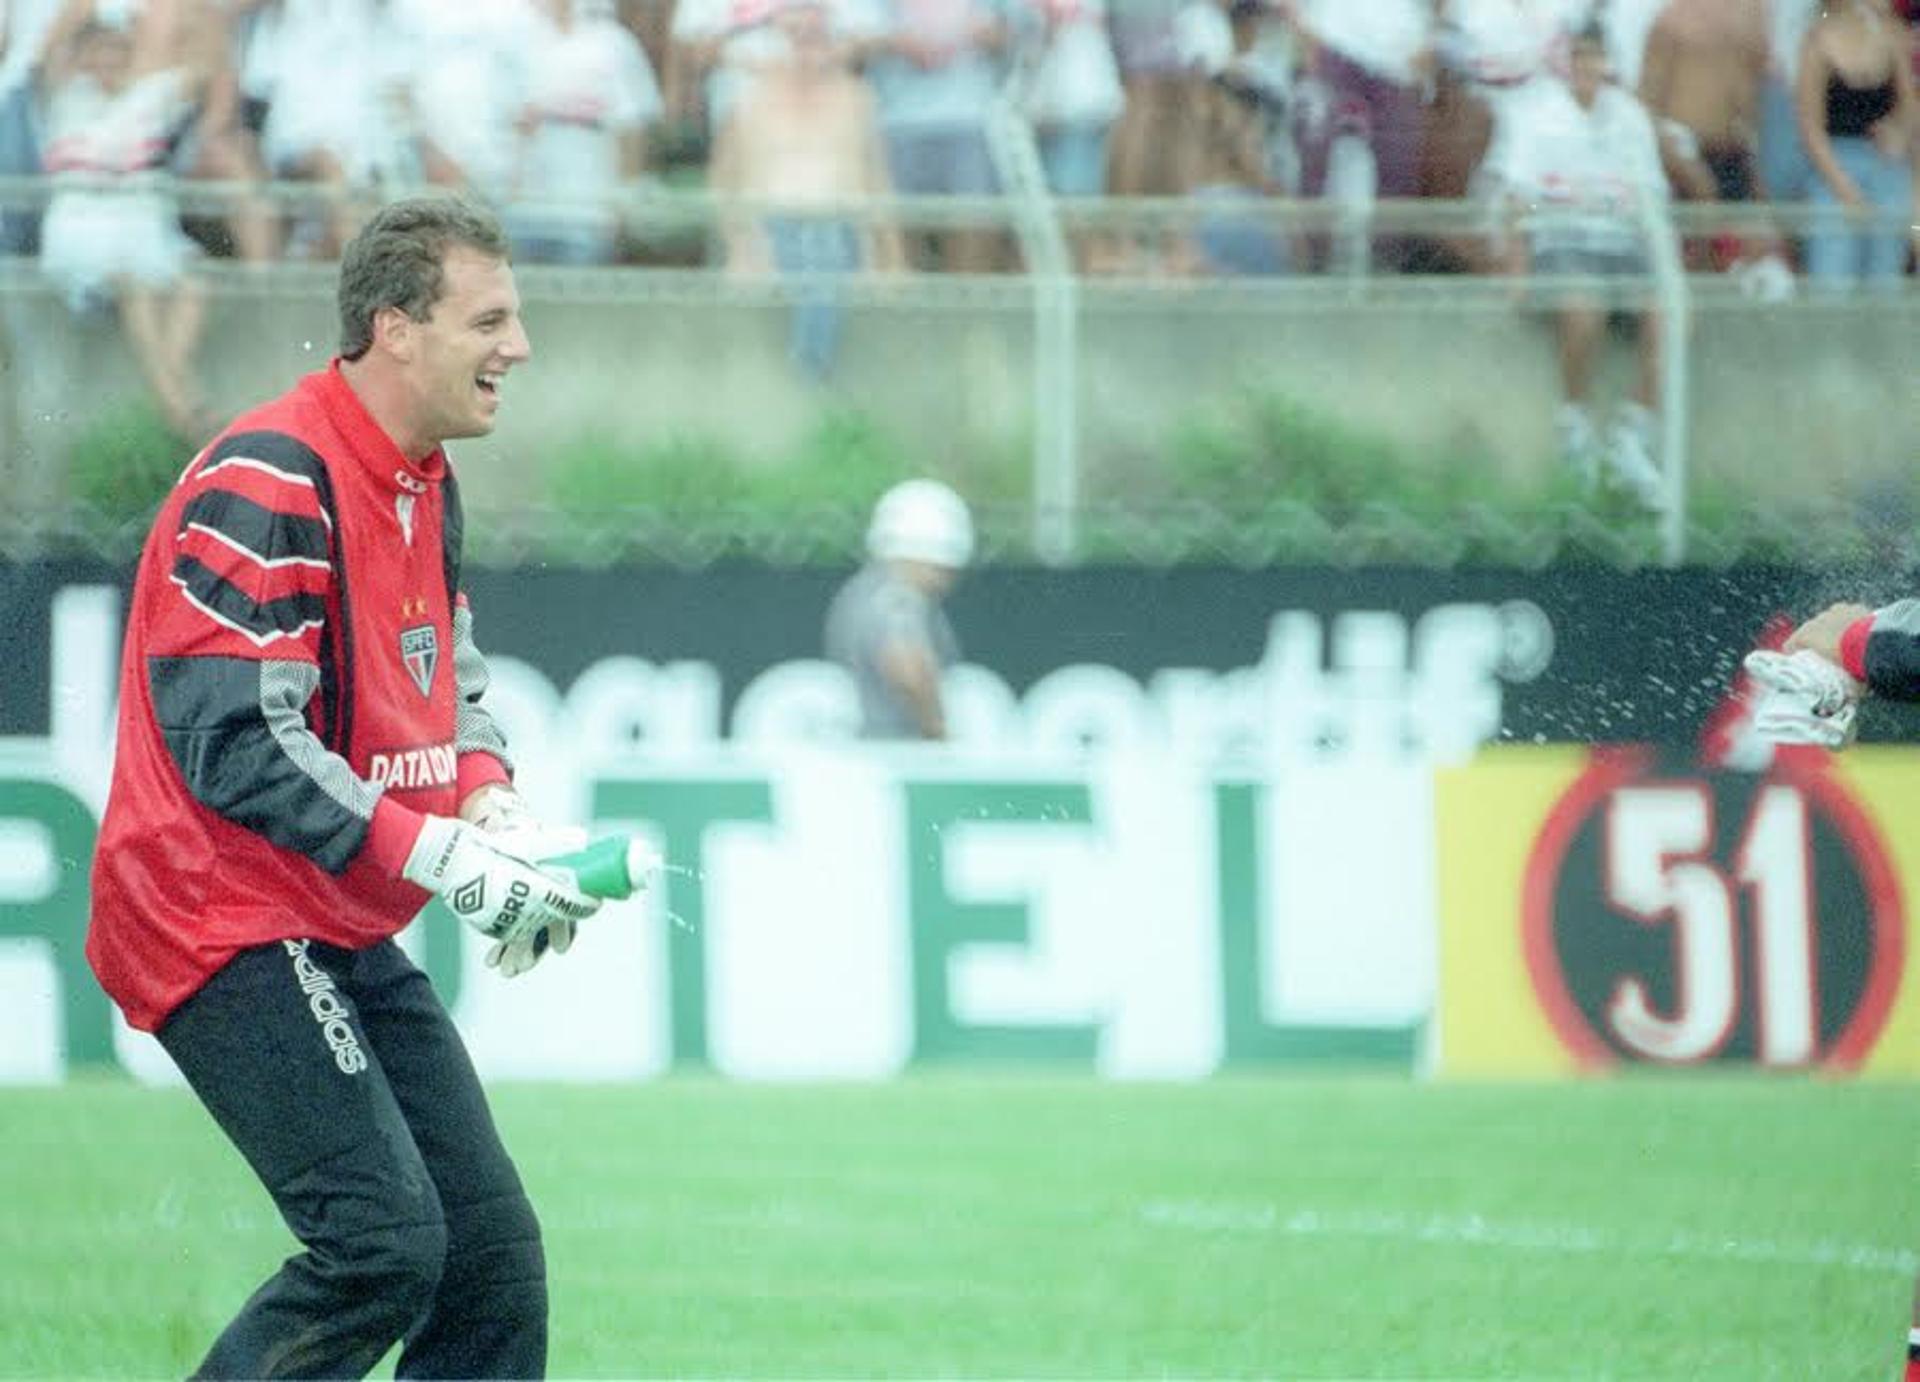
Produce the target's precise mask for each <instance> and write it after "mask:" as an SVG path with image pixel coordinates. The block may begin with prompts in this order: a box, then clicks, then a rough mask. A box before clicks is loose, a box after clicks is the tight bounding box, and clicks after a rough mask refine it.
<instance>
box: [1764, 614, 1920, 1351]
mask: <svg viewBox="0 0 1920 1382" xmlns="http://www.w3.org/2000/svg"><path fill="white" fill-rule="evenodd" d="M1747 670H1748V671H1749V672H1750V673H1751V674H1752V676H1753V679H1754V681H1755V682H1756V683H1757V684H1758V686H1759V690H1760V701H1759V704H1758V706H1757V708H1756V712H1755V717H1754V726H1755V728H1756V729H1757V730H1758V731H1759V732H1760V733H1761V734H1762V735H1763V736H1765V737H1767V738H1770V739H1774V740H1777V741H1779V742H1781V743H1798V744H1819V745H1823V746H1824V747H1827V748H1841V747H1843V746H1845V745H1846V744H1847V743H1849V742H1850V741H1851V740H1852V737H1853V721H1854V715H1855V712H1856V709H1857V707H1858V705H1859V702H1860V699H1861V697H1863V696H1864V695H1867V694H1869V693H1871V694H1873V695H1876V696H1885V697H1887V698H1888V699H1890V700H1902V701H1920V599H1910V600H1899V601H1896V602H1895V603H1893V604H1891V605H1887V606H1885V607H1884V608H1881V609H1878V610H1875V609H1869V608H1868V607H1867V606H1866V605H1855V604H1838V605H1829V606H1828V607H1827V608H1826V609H1824V610H1822V611H1821V612H1820V613H1819V614H1816V615H1815V616H1814V617H1813V618H1811V619H1809V620H1808V621H1807V622H1806V623H1804V624H1802V625H1801V626H1800V627H1799V628H1797V629H1795V630H1794V631H1793V633H1792V634H1790V635H1789V636H1788V638H1787V641H1786V644H1785V645H1784V647H1783V648H1782V650H1781V651H1780V652H1779V653H1767V652H1757V653H1749V654H1748V655H1747ZM1906 1382H1920V1281H1916V1282H1915V1284H1914V1294H1913V1316H1912V1322H1911V1325H1910V1327H1909V1329H1908V1331H1907V1370H1906Z"/></svg>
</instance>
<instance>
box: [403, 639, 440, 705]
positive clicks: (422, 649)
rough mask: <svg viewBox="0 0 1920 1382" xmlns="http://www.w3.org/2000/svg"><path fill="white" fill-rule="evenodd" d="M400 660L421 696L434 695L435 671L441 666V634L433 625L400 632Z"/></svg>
mask: <svg viewBox="0 0 1920 1382" xmlns="http://www.w3.org/2000/svg"><path fill="white" fill-rule="evenodd" d="M400 660H401V661H402V662H404V663H405V664H406V665H407V675H409V676H411V677H412V678H413V684H414V685H415V686H417V687H419V688H420V694H421V695H423V696H430V695H432V694H433V669H434V668H436V667H438V666H439V665H440V634H439V631H438V630H436V629H435V628H434V627H433V625H431V624H415V625H414V626H413V627H412V628H410V629H402V630H400Z"/></svg>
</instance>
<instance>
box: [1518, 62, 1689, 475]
mask: <svg viewBox="0 0 1920 1382" xmlns="http://www.w3.org/2000/svg"><path fill="white" fill-rule="evenodd" d="M1606 69H1607V51H1606V46H1605V37H1604V34H1603V33H1602V31H1601V30H1600V28H1599V26H1598V25H1589V26H1588V27H1587V28H1585V29H1583V30H1582V31H1581V32H1580V33H1579V34H1578V35H1576V36H1575V38H1574V41H1573V46H1572V53H1571V76H1570V77H1569V79H1568V80H1566V81H1553V82H1540V83H1536V84H1535V86H1534V88H1533V89H1532V91H1531V94H1530V95H1529V97H1528V99H1527V102H1526V104H1525V105H1524V107H1517V108H1516V109H1515V110H1514V111H1513V112H1512V115H1513V118H1512V119H1510V120H1507V121H1503V123H1502V125H1501V129H1500V132H1499V135H1498V136H1497V138H1496V141H1495V145H1494V149H1493V151H1492V152H1491V153H1490V154H1489V155H1488V157H1487V168H1488V172H1489V174H1490V175H1491V176H1492V178H1494V179H1495V180H1496V182H1497V185H1498V187H1499V188H1500V194H1501V196H1502V197H1503V199H1504V201H1505V205H1506V208H1507V216H1508V220H1509V222H1510V225H1511V227H1512V229H1513V230H1517V231H1519V232H1521V233H1517V234H1516V233H1510V234H1509V235H1508V237H1507V241H1506V244H1507V249H1508V253H1509V254H1510V256H1511V259H1510V267H1511V269H1512V270H1513V272H1514V273H1516V274H1526V273H1529V272H1531V273H1533V274H1536V275H1559V276H1573V277H1579V278H1584V279H1588V280H1598V279H1608V278H1618V279H1625V280H1636V279H1644V278H1645V277H1646V276H1647V275H1648V273H1649V271H1650V262H1651V260H1650V255H1649V252H1648V248H1647V243H1646V237H1645V234H1644V232H1643V229H1642V218H1643V215H1644V213H1645V211H1646V210H1647V208H1648V207H1649V206H1650V205H1653V206H1657V207H1659V208H1664V207H1665V204H1666V200H1667V182H1666V176H1665V174H1664V172H1663V171H1662V168H1661V161H1660V148H1659V144H1658V141H1657V139H1656V137H1655V135H1654V130H1653V121H1652V120H1651V118H1650V117H1649V116H1648V115H1647V112H1646V109H1645V108H1644V107H1643V106H1642V105H1641V104H1640V103H1639V101H1637V100H1635V99H1634V98H1633V97H1632V96H1631V95H1629V94H1628V93H1627V92H1625V91H1622V90H1621V89H1620V88H1619V87H1617V86H1612V85H1609V84H1608V83H1607V81H1606V78H1605V73H1606ZM1621 286H1623V287H1624V286H1628V285H1624V284H1623V285H1621ZM1615 296H1616V295H1614V294H1609V293H1604V292H1600V291H1596V290H1594V289H1593V288H1590V287H1584V286H1583V287H1579V288H1574V289H1569V290H1567V291H1565V292H1562V293H1559V294H1558V295H1557V296H1556V300H1555V305H1554V321H1555V326H1556V329H1557V334H1558V340H1559V356H1560V376H1561V387H1562V390H1563V401H1562V403H1561V406H1560V410H1559V414H1558V418H1557V423H1558V430H1559V434H1560V442H1561V448H1562V452H1563V455H1564V456H1565V459H1566V460H1567V462H1568V463H1569V464H1570V465H1571V466H1573V467H1574V468H1575V470H1576V472H1577V473H1578V474H1579V475H1580V477H1581V478H1582V480H1583V481H1586V482H1587V483H1589V484H1591V483H1593V482H1596V481H1597V480H1598V479H1599V476H1600V471H1601V464H1602V461H1603V460H1604V462H1605V464H1606V466H1607V468H1608V470H1609V471H1610V472H1611V475H1612V477H1613V479H1614V480H1615V481H1616V482H1617V483H1618V484H1619V485H1620V486H1622V487H1623V488H1625V489H1626V490H1627V491H1628V492H1629V493H1630V494H1631V495H1632V496H1633V497H1634V498H1635V499H1637V500H1638V501H1639V502H1640V503H1641V504H1643V505H1644V506H1645V507H1647V508H1650V509H1656V508H1658V507H1660V506H1661V504H1662V502H1663V495H1664V488H1663V483H1662V480H1661V477H1660V474H1659V471H1658V470H1657V468H1656V466H1655V464H1654V455H1655V452H1656V449H1657V448H1656V443H1657V430H1658V429H1657V416H1656V412H1655V410H1656V409H1657V407H1658V405H1659V396H1660V394H1659V388H1660V355H1659V343H1660V335H1659V330H1658V325H1659V323H1658V318H1657V315H1656V314H1655V313H1654V311H1653V310H1652V308H1651V307H1646V306H1642V307H1640V308H1639V309H1638V311H1637V316H1638V319H1639V366H1640V368H1639V379H1638V386H1637V388H1636V389H1635V391H1634V395H1633V398H1632V400H1631V401H1628V402H1625V403H1623V404H1622V405H1621V406H1620V408H1619V409H1618V411H1617V413H1616V415H1615V418H1614V420H1613V422H1612V425H1611V426H1610V427H1609V428H1608V429H1607V431H1606V434H1605V438H1604V442H1603V439H1602V436H1601V433H1600V431H1599V429H1598V428H1597V427H1596V424H1595V417H1594V400H1593V391H1594V383H1595V376H1596V373H1597V367H1598V363H1599V356H1600V349H1601V346H1602V345H1603V344H1604V342H1605V339H1606V326H1607V318H1608V315H1609V308H1610V307H1611V306H1616V305H1618V302H1617V301H1612V302H1610V301H1609V299H1610V298H1613V297H1615Z"/></svg>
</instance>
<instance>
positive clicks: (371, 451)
mask: <svg viewBox="0 0 1920 1382" xmlns="http://www.w3.org/2000/svg"><path fill="white" fill-rule="evenodd" d="M313 379H314V382H315V386H316V388H317V390H318V392H319V394H320V401H321V403H322V404H323V405H324V406H325V407H326V410H327V416H328V417H330V418H332V419H333V425H334V426H336V427H338V428H339V429H340V433H341V435H342V436H344V437H345V438H346V439H347V444H348V445H349V446H350V447H351V448H352V449H353V455H354V459H356V460H358V461H359V462H360V463H361V464H362V465H364V466H365V467H366V468H367V470H368V471H369V472H371V473H372V475H373V477H374V478H375V479H376V480H378V481H379V482H380V483H381V484H382V485H384V486H385V487H386V488H388V489H390V490H395V491H399V490H406V491H408V492H410V493H414V494H418V493H420V492H422V491H423V490H424V489H425V488H426V487H427V486H428V485H437V484H439V483H440V482H441V481H442V480H444V479H446V477H447V452H446V448H445V447H439V446H436V447H435V448H434V449H433V450H432V452H430V453H429V454H428V455H427V456H426V457H425V459H423V460H418V461H416V460H414V459H412V458H411V457H409V456H408V455H407V454H406V453H405V452H404V451H402V450H401V449H400V448H399V447H398V446H396V445H395V444H394V440H393V438H392V437H390V436H388V435H387V434H386V431H385V430H384V429H383V428H382V427H381V426H380V424H379V423H377V422H375V421H374V420H373V414H372V413H369V412H368V411H367V407H366V405H365V404H364V403H362V402H361V401H360V396H359V395H358V394H356V393H355V392H354V391H353V386H352V385H351V384H349V383H347V381H346V378H345V376H343V375H342V374H341V373H340V357H339V356H337V355H336V356H335V357H334V359H333V362H332V363H331V364H329V365H328V366H327V368H326V369H325V370H323V371H319V372H316V373H315V374H314V375H313Z"/></svg>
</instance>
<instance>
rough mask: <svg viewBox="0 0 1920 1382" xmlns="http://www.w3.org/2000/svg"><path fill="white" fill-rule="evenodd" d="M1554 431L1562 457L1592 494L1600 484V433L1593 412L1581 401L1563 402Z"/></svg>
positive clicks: (1555, 417)
mask: <svg viewBox="0 0 1920 1382" xmlns="http://www.w3.org/2000/svg"><path fill="white" fill-rule="evenodd" d="M1553 430H1554V434H1555V435H1556V436H1557V437H1558V438H1559V439H1560V459H1561V461H1562V462H1563V463H1564V464H1565V465H1566V467H1567V469H1568V470H1570V471H1572V472H1573V473H1574V474H1575V475H1576V476H1578V477H1579V480H1580V488H1581V489H1582V490H1583V491H1584V492H1586V493H1588V494H1592V493H1593V491H1594V490H1595V489H1596V488H1597V487H1598V486H1599V484H1600V436H1599V433H1598V432H1597V431H1595V430H1594V426H1593V415H1592V414H1591V413H1589V412H1588V411H1587V410H1586V409H1585V408H1583V407H1581V406H1580V405H1579V404H1578V403H1562V404H1561V405H1560V411H1559V412H1557V413H1555V414H1554V418H1553Z"/></svg>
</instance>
